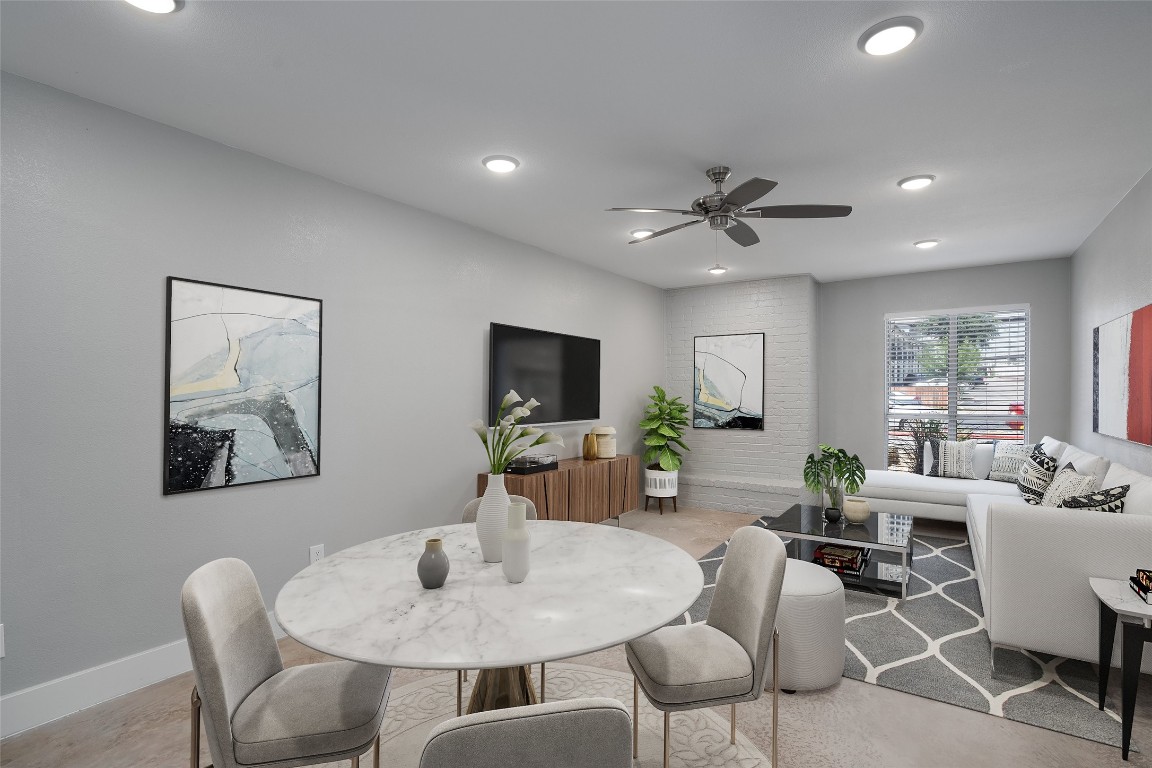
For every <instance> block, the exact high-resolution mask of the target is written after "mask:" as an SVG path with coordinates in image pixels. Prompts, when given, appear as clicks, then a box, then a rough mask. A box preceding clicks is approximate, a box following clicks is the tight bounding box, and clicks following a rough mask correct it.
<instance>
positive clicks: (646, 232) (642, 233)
mask: <svg viewBox="0 0 1152 768" xmlns="http://www.w3.org/2000/svg"><path fill="white" fill-rule="evenodd" d="M628 234H630V235H632V237H634V238H636V239H637V240H640V239H643V238H645V237H651V236H652V235H654V234H656V230H654V229H634V230H632V231H631V232H629V233H628Z"/></svg>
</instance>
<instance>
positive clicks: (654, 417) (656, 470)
mask: <svg viewBox="0 0 1152 768" xmlns="http://www.w3.org/2000/svg"><path fill="white" fill-rule="evenodd" d="M652 390H653V392H652V394H651V395H648V399H649V400H651V401H652V402H650V403H649V404H648V407H647V408H645V409H644V418H643V419H641V420H640V428H641V429H642V430H644V445H646V446H648V447H647V448H646V449H645V450H644V465H645V467H644V493H645V495H647V496H651V497H652V498H669V497H671V498H675V497H676V492H677V482H678V480H679V473H680V466H681V465H682V464H683V463H684V459H683V457H681V455H680V451H679V450H677V449H678V448H679V449H683V450H685V451H688V450H691V449H690V448H689V447H688V446H687V445H685V444H684V430H685V428H687V426H688V406H687V405H685V404H684V403H682V402H680V398H678V397H673V398H669V397H668V393H667V392H665V391H664V390H663V389H662V388H661V387H658V386H655V387H652Z"/></svg>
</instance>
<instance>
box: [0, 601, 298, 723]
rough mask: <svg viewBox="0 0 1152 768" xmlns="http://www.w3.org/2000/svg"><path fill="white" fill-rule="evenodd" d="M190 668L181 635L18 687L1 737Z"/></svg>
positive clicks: (1, 707)
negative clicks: (75, 670) (26, 686)
mask: <svg viewBox="0 0 1152 768" xmlns="http://www.w3.org/2000/svg"><path fill="white" fill-rule="evenodd" d="M268 619H269V621H271V622H272V631H273V632H274V633H275V634H276V637H277V638H281V637H284V631H283V630H282V629H280V625H279V624H277V623H276V618H275V617H274V616H273V615H272V612H271V611H269V612H268ZM190 669H192V661H191V659H190V658H189V656H188V641H187V640H176V641H174V642H171V643H168V644H167V645H161V646H159V647H157V648H150V649H149V650H147V651H142V652H140V653H134V654H132V655H131V656H125V657H124V658H122V659H117V660H116V661H110V662H108V663H107V664H101V665H99V666H96V667H92V668H91V669H85V670H81V671H80V672H74V673H73V674H71V675H65V676H64V677H60V678H57V679H55V680H49V681H48V682H46V683H41V684H40V685H33V686H31V687H30V688H25V689H23V690H20V691H15V692H13V693H10V694H8V695H7V696H4V697H0V738H8V737H9V736H13V735H15V734H17V733H20V732H21V731H26V730H28V729H29V728H35V727H37V726H40V725H44V724H46V723H50V722H52V721H53V720H59V719H60V718H62V717H67V716H68V715H71V714H73V713H74V712H79V711H80V710H82V709H87V708H88V707H92V706H95V705H97V704H99V703H101V702H104V701H108V700H109V699H114V698H116V697H117V696H123V695H124V694H126V693H131V692H132V691H136V690H139V689H141V688H144V687H147V686H149V685H152V684H153V683H158V682H160V681H161V680H166V679H168V678H169V677H174V676H176V675H181V674H183V673H185V672H187V671H188V670H190Z"/></svg>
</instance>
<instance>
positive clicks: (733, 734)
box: [728, 704, 736, 744]
mask: <svg viewBox="0 0 1152 768" xmlns="http://www.w3.org/2000/svg"><path fill="white" fill-rule="evenodd" d="M728 719H729V720H731V721H732V737H731V740H730V742H729V743H730V744H735V743H736V705H735V704H733V705H732V717H730V718H728Z"/></svg>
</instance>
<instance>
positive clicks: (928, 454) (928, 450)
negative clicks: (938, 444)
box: [920, 440, 936, 476]
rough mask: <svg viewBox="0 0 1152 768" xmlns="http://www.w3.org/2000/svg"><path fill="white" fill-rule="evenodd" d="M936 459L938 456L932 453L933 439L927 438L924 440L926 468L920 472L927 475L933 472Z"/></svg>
mask: <svg viewBox="0 0 1152 768" xmlns="http://www.w3.org/2000/svg"><path fill="white" fill-rule="evenodd" d="M935 460H936V456H935V455H934V454H933V453H932V441H931V440H925V441H924V469H923V470H921V472H920V474H922V475H925V476H927V475H930V474H932V462H933V461H935Z"/></svg>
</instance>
